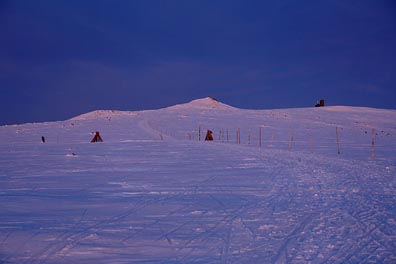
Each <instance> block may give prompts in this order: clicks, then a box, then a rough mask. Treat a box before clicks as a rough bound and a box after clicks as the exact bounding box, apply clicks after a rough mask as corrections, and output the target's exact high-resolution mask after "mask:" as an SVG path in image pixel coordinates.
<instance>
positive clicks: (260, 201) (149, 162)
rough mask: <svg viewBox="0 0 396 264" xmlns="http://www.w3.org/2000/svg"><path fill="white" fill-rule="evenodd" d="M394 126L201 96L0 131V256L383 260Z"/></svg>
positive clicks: (31, 259) (24, 259)
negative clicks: (208, 137)
mask: <svg viewBox="0 0 396 264" xmlns="http://www.w3.org/2000/svg"><path fill="white" fill-rule="evenodd" d="M224 110H229V111H224ZM395 120H396V111H392V110H382V109H370V108H357V107H344V106H342V107H339V106H337V107H324V108H306V109H282V110H243V109H237V108H233V107H231V106H226V105H223V104H222V103H220V102H217V101H212V99H210V98H204V99H199V100H195V101H192V102H191V103H189V104H184V105H177V106H174V107H169V108H164V109H160V110H154V111H140V112H127V111H125V112H120V111H94V112H91V113H88V114H85V115H81V116H79V117H76V118H73V119H70V120H66V121H62V122H51V123H37V124H24V125H15V126H2V127H0V157H1V158H0V186H1V189H0V196H1V206H2V209H1V211H0V241H1V243H0V247H1V250H0V263H395V261H396V254H395V252H396V158H395V157H396V122H395ZM373 128H374V159H372V154H373V152H372V150H373V148H372V131H373V130H372V129H373ZM207 129H210V130H212V131H213V134H214V139H215V140H214V141H213V142H205V141H203V140H202V139H203V138H204V137H205V132H206V130H207ZM336 129H337V132H338V143H339V146H340V149H339V150H340V154H338V146H337V140H336ZM95 131H100V133H101V135H102V137H103V139H104V142H103V143H89V141H90V139H91V138H92V136H93V135H92V133H93V132H95ZM237 131H239V133H238V132H237ZM199 132H200V133H199ZM238 134H239V135H240V136H239V138H240V140H239V141H240V143H239V144H237V138H238V137H237V135H238ZM41 136H45V138H46V143H45V144H43V143H41V142H40V140H41Z"/></svg>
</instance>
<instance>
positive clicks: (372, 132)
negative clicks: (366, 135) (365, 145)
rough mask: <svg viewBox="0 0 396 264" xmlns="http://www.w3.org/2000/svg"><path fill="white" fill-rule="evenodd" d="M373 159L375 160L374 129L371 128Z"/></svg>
mask: <svg viewBox="0 0 396 264" xmlns="http://www.w3.org/2000/svg"><path fill="white" fill-rule="evenodd" d="M371 159H372V160H374V127H372V128H371Z"/></svg>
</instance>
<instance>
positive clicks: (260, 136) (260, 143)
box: [259, 127, 262, 148]
mask: <svg viewBox="0 0 396 264" xmlns="http://www.w3.org/2000/svg"><path fill="white" fill-rule="evenodd" d="M261 138H262V135H261V127H260V128H259V146H260V148H261V146H262V142H261Z"/></svg>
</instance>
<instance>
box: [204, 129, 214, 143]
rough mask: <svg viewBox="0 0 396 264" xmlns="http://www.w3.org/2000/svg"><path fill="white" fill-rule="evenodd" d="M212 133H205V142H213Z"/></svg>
mask: <svg viewBox="0 0 396 264" xmlns="http://www.w3.org/2000/svg"><path fill="white" fill-rule="evenodd" d="M212 134H213V132H212V131H210V130H208V131H207V132H206V137H205V141H212V140H213V136H212Z"/></svg>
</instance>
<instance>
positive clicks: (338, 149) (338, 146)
mask: <svg viewBox="0 0 396 264" xmlns="http://www.w3.org/2000/svg"><path fill="white" fill-rule="evenodd" d="M336 139H337V153H338V158H340V154H341V152H340V141H339V140H338V127H336Z"/></svg>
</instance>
